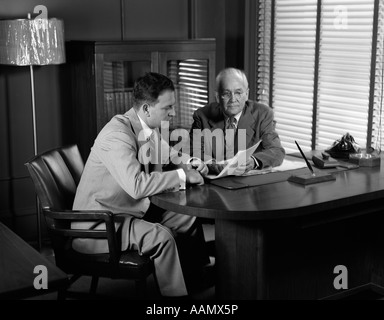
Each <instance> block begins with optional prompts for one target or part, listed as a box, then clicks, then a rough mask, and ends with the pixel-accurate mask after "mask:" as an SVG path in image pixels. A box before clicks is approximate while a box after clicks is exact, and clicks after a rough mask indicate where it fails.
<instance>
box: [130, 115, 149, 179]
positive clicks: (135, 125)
mask: <svg viewBox="0 0 384 320" xmlns="http://www.w3.org/2000/svg"><path fill="white" fill-rule="evenodd" d="M124 116H126V117H127V118H128V119H129V122H130V123H131V127H132V130H133V133H134V134H135V138H136V143H137V147H138V148H137V156H139V150H140V148H142V147H143V146H144V145H145V144H146V143H148V141H146V140H145V139H144V134H143V132H142V130H143V127H142V125H141V122H140V120H139V117H138V115H137V113H136V111H135V109H133V108H131V109H129V110H128V111H127V112H126V113H125V114H124ZM139 138H140V139H139ZM138 160H139V161H140V159H138ZM143 166H144V170H145V172H146V173H150V172H151V171H152V170H151V164H150V163H149V164H144V165H143Z"/></svg>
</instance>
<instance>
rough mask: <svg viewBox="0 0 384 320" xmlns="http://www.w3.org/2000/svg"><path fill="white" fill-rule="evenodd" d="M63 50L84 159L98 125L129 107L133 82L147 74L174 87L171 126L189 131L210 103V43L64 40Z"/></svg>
mask: <svg viewBox="0 0 384 320" xmlns="http://www.w3.org/2000/svg"><path fill="white" fill-rule="evenodd" d="M66 49H67V64H68V66H69V68H70V72H71V87H72V92H71V94H72V107H73V116H74V123H75V128H76V129H75V130H76V140H77V141H76V142H77V144H78V146H79V149H80V152H81V154H82V156H83V157H84V160H85V159H86V158H87V157H88V155H89V152H90V148H91V147H92V145H93V142H94V139H95V138H96V136H97V134H98V132H99V131H100V130H101V129H102V128H103V126H104V125H105V124H106V123H107V122H108V121H109V120H110V119H111V118H112V117H113V116H114V115H115V114H122V113H125V112H126V111H127V110H129V109H130V108H131V107H132V87H133V84H134V81H135V80H136V79H137V78H138V77H139V76H141V75H144V74H145V73H146V72H150V71H152V72H159V73H162V74H165V75H167V76H169V77H170V78H171V79H172V80H173V82H174V84H175V88H176V90H175V93H176V99H177V105H176V116H175V117H174V119H173V121H172V123H171V124H170V126H171V128H176V127H178V128H180V127H183V128H188V129H189V128H190V126H191V124H192V113H193V111H194V110H196V109H197V108H199V107H201V106H203V105H205V104H207V103H208V102H210V101H213V100H214V91H215V88H214V86H215V58H216V57H215V55H216V43H215V40H214V39H194V40H153V41H149V40H132V41H122V42H111V41H108V42H97V41H69V42H67V44H66Z"/></svg>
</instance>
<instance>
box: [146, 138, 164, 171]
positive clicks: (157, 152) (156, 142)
mask: <svg viewBox="0 0 384 320" xmlns="http://www.w3.org/2000/svg"><path fill="white" fill-rule="evenodd" d="M147 140H148V141H149V143H150V152H151V161H150V163H149V166H148V167H149V172H152V171H160V172H161V171H162V164H161V148H160V137H159V135H158V134H157V132H156V131H155V130H153V131H152V134H151V135H150V137H149V138H148V139H147Z"/></svg>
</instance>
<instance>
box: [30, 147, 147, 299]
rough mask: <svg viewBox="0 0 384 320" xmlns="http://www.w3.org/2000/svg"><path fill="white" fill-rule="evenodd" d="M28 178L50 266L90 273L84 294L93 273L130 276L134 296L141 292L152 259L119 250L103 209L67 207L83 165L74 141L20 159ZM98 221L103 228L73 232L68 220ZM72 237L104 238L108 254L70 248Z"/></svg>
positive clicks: (95, 275)
mask: <svg viewBox="0 0 384 320" xmlns="http://www.w3.org/2000/svg"><path fill="white" fill-rule="evenodd" d="M25 165H26V166H27V168H28V171H29V174H30V176H31V178H32V180H33V182H34V186H35V191H36V193H37V196H38V198H39V200H40V204H41V207H42V211H43V213H44V216H45V221H46V223H47V227H48V231H49V235H50V239H51V242H52V246H53V250H54V253H55V259H56V265H57V266H58V267H59V268H60V269H62V270H63V271H64V272H66V273H68V274H71V275H73V276H72V277H71V278H70V283H71V284H72V283H73V282H75V281H76V280H77V279H78V278H79V277H80V276H81V275H89V276H92V281H91V289H90V293H92V294H95V293H96V289H97V283H98V278H99V277H108V278H114V279H116V278H122V279H133V280H135V281H136V291H137V294H138V295H140V297H143V296H144V295H145V290H146V279H147V277H148V276H149V275H150V274H152V273H153V271H154V266H153V262H152V261H151V260H150V259H149V257H147V256H140V255H139V254H138V252H137V251H125V252H121V251H120V244H119V242H118V241H117V236H116V232H115V231H116V230H115V224H114V222H115V221H116V216H114V215H113V214H112V213H111V212H109V211H97V210H96V211H90V210H82V211H79V210H77V211H73V210H72V204H73V200H74V197H75V193H76V188H77V185H78V183H79V181H80V177H81V173H82V171H83V168H84V163H83V160H82V158H81V155H80V153H79V150H78V147H77V145H70V146H67V147H63V148H57V149H53V150H50V151H47V152H45V153H43V154H40V155H38V156H36V157H34V158H33V159H32V160H30V161H28V162H27V163H25ZM74 220H87V221H104V222H105V224H106V230H105V231H104V230H73V229H71V221H74ZM73 238H104V239H107V240H108V246H109V253H108V254H82V253H79V252H76V251H75V250H73V249H72V245H71V244H72V239H73Z"/></svg>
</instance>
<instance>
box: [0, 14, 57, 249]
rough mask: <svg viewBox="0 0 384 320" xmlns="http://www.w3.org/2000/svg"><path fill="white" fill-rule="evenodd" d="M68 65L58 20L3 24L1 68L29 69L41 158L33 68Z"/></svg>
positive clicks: (39, 235) (21, 20) (35, 143)
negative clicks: (7, 66) (22, 67)
mask: <svg viewBox="0 0 384 320" xmlns="http://www.w3.org/2000/svg"><path fill="white" fill-rule="evenodd" d="M61 63H65V49H64V23H63V21H62V20H60V19H56V18H51V19H47V18H37V19H13V20H0V64H5V65H13V66H29V70H30V76H31V101H32V121H33V147H34V155H37V154H38V148H37V130H36V128H37V127H36V107H35V84H34V75H33V66H44V65H49V64H61ZM36 204H37V232H38V247H39V251H40V250H41V223H40V205H39V201H38V199H36Z"/></svg>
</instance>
